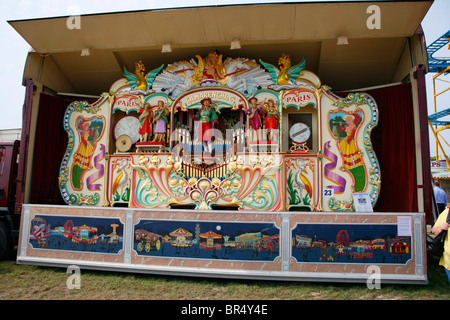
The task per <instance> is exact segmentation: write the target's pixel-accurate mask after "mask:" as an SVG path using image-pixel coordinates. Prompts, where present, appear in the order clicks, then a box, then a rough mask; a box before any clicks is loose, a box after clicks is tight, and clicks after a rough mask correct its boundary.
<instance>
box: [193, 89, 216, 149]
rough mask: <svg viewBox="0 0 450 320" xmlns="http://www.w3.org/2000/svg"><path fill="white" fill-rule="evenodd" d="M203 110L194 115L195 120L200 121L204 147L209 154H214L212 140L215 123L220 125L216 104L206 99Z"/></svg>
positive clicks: (200, 132)
mask: <svg viewBox="0 0 450 320" xmlns="http://www.w3.org/2000/svg"><path fill="white" fill-rule="evenodd" d="M200 103H201V105H202V108H201V109H200V111H199V112H198V113H197V114H196V115H194V120H197V121H200V127H199V140H200V141H202V143H203V146H204V148H205V150H207V152H209V153H211V152H212V138H213V123H214V124H217V123H219V120H218V118H219V117H218V116H217V113H216V110H215V109H214V107H213V106H214V105H215V103H213V102H212V100H211V98H204V99H203V100H202V101H201V102H200Z"/></svg>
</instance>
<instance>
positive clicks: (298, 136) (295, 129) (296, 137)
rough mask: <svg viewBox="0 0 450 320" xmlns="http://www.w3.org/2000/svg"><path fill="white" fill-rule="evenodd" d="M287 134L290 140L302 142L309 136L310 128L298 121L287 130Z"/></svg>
mask: <svg viewBox="0 0 450 320" xmlns="http://www.w3.org/2000/svg"><path fill="white" fill-rule="evenodd" d="M289 136H290V137H291V140H292V141H294V142H296V143H303V142H305V141H307V140H308V139H309V137H310V136H311V130H310V129H309V127H308V126H307V125H306V124H304V123H301V122H298V123H296V124H294V125H293V126H292V127H291V129H290V130H289Z"/></svg>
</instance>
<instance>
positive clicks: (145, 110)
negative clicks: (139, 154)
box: [139, 103, 152, 142]
mask: <svg viewBox="0 0 450 320" xmlns="http://www.w3.org/2000/svg"><path fill="white" fill-rule="evenodd" d="M150 108H151V105H150V103H145V104H144V106H143V107H142V108H141V109H140V110H139V113H140V116H139V123H140V126H139V135H140V142H147V141H148V136H149V134H150V133H151V131H152V129H151V123H152V113H151V112H150Z"/></svg>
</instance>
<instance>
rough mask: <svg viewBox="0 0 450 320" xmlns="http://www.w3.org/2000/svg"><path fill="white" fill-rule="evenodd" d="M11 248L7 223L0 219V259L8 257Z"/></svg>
mask: <svg viewBox="0 0 450 320" xmlns="http://www.w3.org/2000/svg"><path fill="white" fill-rule="evenodd" d="M11 250H12V241H11V236H10V232H9V228H8V225H7V224H6V223H5V222H4V221H0V260H4V259H6V258H8V257H9V254H10V253H11Z"/></svg>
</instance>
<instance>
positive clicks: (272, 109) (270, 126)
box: [263, 99, 278, 141]
mask: <svg viewBox="0 0 450 320" xmlns="http://www.w3.org/2000/svg"><path fill="white" fill-rule="evenodd" d="M263 108H264V111H265V112H266V117H265V118H264V129H266V130H267V132H268V136H269V140H270V141H276V140H277V139H276V138H277V136H276V133H277V132H278V110H277V107H276V105H275V102H274V101H273V100H272V99H269V100H268V101H267V103H265V104H264V107H263Z"/></svg>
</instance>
